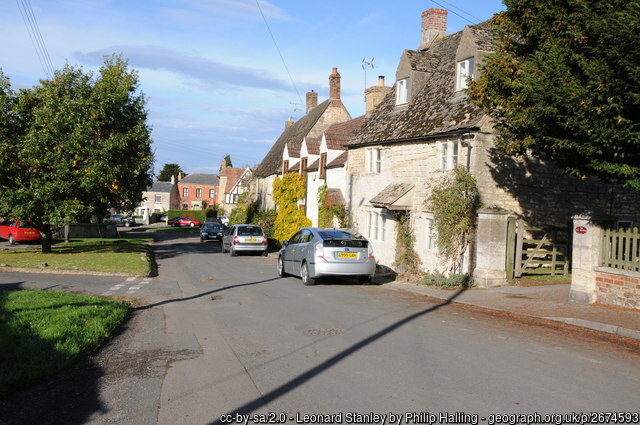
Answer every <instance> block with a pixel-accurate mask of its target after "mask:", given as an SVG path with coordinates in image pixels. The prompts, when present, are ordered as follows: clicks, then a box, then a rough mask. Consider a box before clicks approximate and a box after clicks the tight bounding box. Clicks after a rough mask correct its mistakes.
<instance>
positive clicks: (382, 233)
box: [367, 210, 387, 242]
mask: <svg viewBox="0 0 640 425" xmlns="http://www.w3.org/2000/svg"><path fill="white" fill-rule="evenodd" d="M367 235H368V238H369V239H370V240H372V241H376V242H385V240H386V235H387V216H386V214H384V213H383V212H382V211H375V210H371V211H369V214H368V220H367Z"/></svg>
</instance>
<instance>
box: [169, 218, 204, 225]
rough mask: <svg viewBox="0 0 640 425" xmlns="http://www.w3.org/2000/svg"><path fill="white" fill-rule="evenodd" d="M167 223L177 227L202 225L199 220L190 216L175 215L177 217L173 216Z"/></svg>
mask: <svg viewBox="0 0 640 425" xmlns="http://www.w3.org/2000/svg"><path fill="white" fill-rule="evenodd" d="M167 224H168V225H169V226H175V227H178V226H180V227H183V226H189V227H194V226H200V222H199V221H198V220H193V219H190V218H189V217H175V218H171V219H169V220H167Z"/></svg>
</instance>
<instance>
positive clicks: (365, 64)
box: [362, 57, 375, 101]
mask: <svg viewBox="0 0 640 425" xmlns="http://www.w3.org/2000/svg"><path fill="white" fill-rule="evenodd" d="M374 59H375V58H373V57H372V58H371V59H369V60H367V59H362V70H363V71H364V89H365V91H366V90H367V68H371V69H373V68H375V66H374V65H373V60H374ZM365 101H366V96H365Z"/></svg>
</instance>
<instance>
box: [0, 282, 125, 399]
mask: <svg viewBox="0 0 640 425" xmlns="http://www.w3.org/2000/svg"><path fill="white" fill-rule="evenodd" d="M127 312H128V307H127V305H126V304H124V303H120V302H117V301H109V300H104V299H101V298H96V297H90V296H86V295H77V294H68V293H64V292H57V291H26V290H24V291H5V290H0V341H5V343H2V344H0V364H1V365H3V366H2V368H0V398H3V397H5V396H7V395H8V394H10V393H11V392H13V391H16V390H18V389H20V388H25V387H27V386H29V385H32V384H34V383H36V382H39V381H42V380H43V379H44V378H45V377H47V376H49V375H51V374H52V373H55V372H57V371H59V370H61V369H64V368H67V367H69V366H70V365H72V364H73V363H75V362H76V361H77V360H78V358H80V357H81V356H82V355H83V354H86V353H88V352H90V351H92V350H95V349H96V348H98V347H99V346H100V345H101V344H102V343H103V342H104V341H105V340H106V339H107V338H109V337H110V336H111V335H112V334H113V332H114V331H115V330H116V329H117V328H118V326H119V325H120V324H121V323H122V322H123V321H124V320H125V319H126V317H127Z"/></svg>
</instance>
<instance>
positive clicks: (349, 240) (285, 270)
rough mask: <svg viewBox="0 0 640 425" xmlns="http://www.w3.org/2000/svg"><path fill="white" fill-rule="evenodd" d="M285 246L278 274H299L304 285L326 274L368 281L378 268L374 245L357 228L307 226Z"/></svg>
mask: <svg viewBox="0 0 640 425" xmlns="http://www.w3.org/2000/svg"><path fill="white" fill-rule="evenodd" d="M282 245H283V248H282V249H281V250H280V252H279V253H278V263H277V264H278V266H277V267H278V274H279V275H280V276H286V275H288V274H291V275H295V276H300V277H301V278H302V282H303V283H304V284H305V285H313V284H315V283H316V280H317V279H318V278H320V277H324V276H348V277H355V278H357V279H358V281H359V282H360V283H368V282H370V281H371V279H372V278H373V276H374V274H375V271H376V259H375V256H374V255H373V249H372V248H371V244H370V243H369V241H368V240H366V239H365V238H364V237H362V236H361V235H360V234H358V233H356V232H354V231H350V230H343V229H322V228H317V227H305V228H303V229H300V230H299V231H297V232H296V233H295V234H294V235H293V236H292V237H291V238H290V239H289V240H288V241H284V242H283V243H282Z"/></svg>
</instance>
